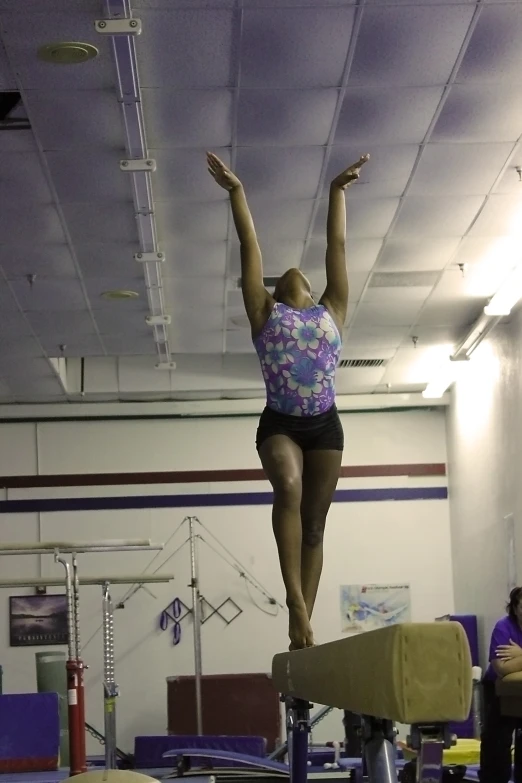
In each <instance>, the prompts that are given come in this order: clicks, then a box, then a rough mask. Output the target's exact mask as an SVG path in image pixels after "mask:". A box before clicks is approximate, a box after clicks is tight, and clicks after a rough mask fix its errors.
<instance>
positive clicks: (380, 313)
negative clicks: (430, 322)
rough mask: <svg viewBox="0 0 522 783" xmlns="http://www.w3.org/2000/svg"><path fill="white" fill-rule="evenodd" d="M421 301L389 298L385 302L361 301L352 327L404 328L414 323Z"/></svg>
mask: <svg viewBox="0 0 522 783" xmlns="http://www.w3.org/2000/svg"><path fill="white" fill-rule="evenodd" d="M421 307H422V301H420V300H413V301H403V300H401V299H400V298H399V297H397V298H395V297H393V298H392V297H391V296H390V298H389V300H388V301H385V302H378V303H377V302H365V301H362V302H360V303H359V305H358V306H357V312H356V314H355V319H354V326H361V327H366V326H370V325H374V326H405V327H409V326H411V324H413V323H415V319H416V317H417V315H418V313H419V311H420V309H421Z"/></svg>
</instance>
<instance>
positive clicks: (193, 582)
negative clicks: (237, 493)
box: [188, 517, 203, 735]
mask: <svg viewBox="0 0 522 783" xmlns="http://www.w3.org/2000/svg"><path fill="white" fill-rule="evenodd" d="M188 523H189V540H190V577H191V578H190V587H191V588H192V620H193V622H194V674H195V683H196V730H197V733H198V734H200V735H201V734H203V714H202V704H201V671H202V665H201V604H200V596H199V577H198V552H197V544H196V536H195V534H194V517H189V518H188Z"/></svg>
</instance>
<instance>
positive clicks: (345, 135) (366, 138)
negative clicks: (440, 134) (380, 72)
mask: <svg viewBox="0 0 522 783" xmlns="http://www.w3.org/2000/svg"><path fill="white" fill-rule="evenodd" d="M442 94H443V88H442V87H440V86H437V87H422V88H420V87H395V88H394V89H390V88H387V89H384V88H383V87H354V86H349V87H348V89H347V90H346V92H345V97H344V101H343V105H342V108H341V113H340V115H339V123H338V125H337V131H336V134H335V144H348V143H349V144H363V145H364V146H365V147H367V146H368V145H374V144H387V143H389V142H390V140H392V141H393V143H394V144H420V142H421V141H422V140H423V139H424V137H425V136H426V132H427V130H428V128H429V126H430V123H431V120H432V118H433V116H434V114H435V110H436V109H437V106H438V105H439V103H440V100H441V98H442Z"/></svg>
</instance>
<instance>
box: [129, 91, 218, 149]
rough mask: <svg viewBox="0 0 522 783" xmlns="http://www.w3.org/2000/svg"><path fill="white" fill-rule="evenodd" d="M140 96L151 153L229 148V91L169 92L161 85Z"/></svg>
mask: <svg viewBox="0 0 522 783" xmlns="http://www.w3.org/2000/svg"><path fill="white" fill-rule="evenodd" d="M142 94H143V111H144V115H145V123H146V126H147V139H148V143H149V147H151V148H152V149H172V148H175V147H201V148H202V149H207V148H211V149H214V148H216V147H217V148H219V147H227V146H229V145H230V143H231V140H232V95H233V93H232V92H231V91H230V90H226V89H223V90H220V89H214V90H172V89H165V87H164V85H162V88H161V89H144V90H143V93H142ZM203 163H205V161H204V160H203Z"/></svg>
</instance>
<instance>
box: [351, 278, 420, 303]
mask: <svg viewBox="0 0 522 783" xmlns="http://www.w3.org/2000/svg"><path fill="white" fill-rule="evenodd" d="M374 278H375V275H374V276H373V279H374ZM371 280H372V278H370V281H371ZM432 289H433V286H413V285H412V286H410V287H406V286H402V287H393V286H389V287H388V286H379V287H372V286H371V285H369V286H368V288H367V289H366V292H365V294H364V304H367V303H370V304H383V305H388V303H389V304H393V302H394V301H396V300H397V299H400V301H401V302H403V303H404V304H406V303H408V305H410V304H411V303H419V302H420V303H422V302H424V300H425V299H426V297H428V296H429V295H430V293H431V291H432Z"/></svg>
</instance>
